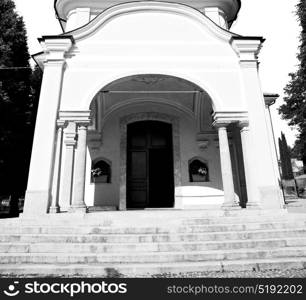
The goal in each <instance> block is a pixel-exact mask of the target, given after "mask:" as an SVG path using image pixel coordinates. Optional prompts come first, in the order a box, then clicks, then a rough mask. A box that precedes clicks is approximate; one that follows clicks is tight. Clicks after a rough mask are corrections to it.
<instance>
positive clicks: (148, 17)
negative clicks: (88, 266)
mask: <svg viewBox="0 0 306 300" xmlns="http://www.w3.org/2000/svg"><path fill="white" fill-rule="evenodd" d="M240 5H241V3H240V0H181V1H179V0H173V1H170V0H168V1H135V2H130V1H125V0H57V1H55V9H56V13H57V15H58V19H59V21H60V23H61V26H62V28H63V34H61V35H56V36H43V37H42V38H41V39H40V43H41V45H42V48H43V52H41V53H38V54H36V55H35V56H34V58H35V60H36V62H37V63H38V64H39V65H40V67H41V68H42V69H43V72H44V75H43V82H42V88H41V95H40V101H39V108H38V115H37V121H36V129H35V136H34V142H33V149H32V158H31V165H30V172H29V179H28V187H27V192H26V198H25V207H24V215H25V216H27V215H28V216H35V215H44V214H47V213H50V214H52V213H61V212H69V213H76V212H80V213H86V212H90V211H95V210H121V211H124V210H135V209H178V210H184V209H186V210H188V209H203V210H211V211H220V210H230V209H260V210H281V209H283V207H284V200H283V196H282V192H281V189H280V185H279V173H278V164H277V156H276V151H275V146H274V141H273V134H272V128H271V122H270V121H271V120H270V117H269V113H268V107H269V104H270V103H271V102H273V100H274V98H275V97H274V95H264V94H263V91H262V89H261V85H260V79H259V76H258V54H259V51H260V49H261V47H262V44H263V42H264V39H263V38H262V37H254V36H251V37H250V36H240V35H238V34H235V33H232V32H231V31H230V27H231V25H232V23H233V22H234V21H235V20H236V18H237V15H238V13H239V10H240Z"/></svg>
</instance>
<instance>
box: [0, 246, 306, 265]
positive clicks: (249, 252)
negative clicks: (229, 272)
mask: <svg viewBox="0 0 306 300" xmlns="http://www.w3.org/2000/svg"><path fill="white" fill-rule="evenodd" d="M286 257H291V258H293V257H306V247H282V248H273V249H240V250H238V249H235V250H214V251H192V252H191V251H190V252H145V253H141V254H140V253H130V252H129V253H116V254H115V253H103V254H101V253H99V254H92V253H50V252H48V253H22V254H21V253H0V264H24V263H27V264H87V263H121V264H125V263H170V262H172V263H174V262H200V261H217V260H219V261H225V260H237V261H238V260H252V259H273V258H286Z"/></svg>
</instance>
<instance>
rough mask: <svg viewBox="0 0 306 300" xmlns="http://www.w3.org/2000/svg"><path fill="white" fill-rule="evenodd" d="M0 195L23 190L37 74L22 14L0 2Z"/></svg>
mask: <svg viewBox="0 0 306 300" xmlns="http://www.w3.org/2000/svg"><path fill="white" fill-rule="evenodd" d="M0 16H1V18H0V147H1V151H0V182H1V185H0V194H1V195H4V194H9V195H13V197H14V195H18V197H19V196H20V195H22V194H23V193H24V191H25V189H26V183H27V176H28V166H29V161H30V154H31V147H32V137H33V129H34V123H35V120H34V119H35V114H36V109H37V102H38V101H37V91H38V90H39V88H38V85H39V84H38V82H39V80H40V79H39V78H40V75H39V74H38V70H35V71H34V72H32V69H31V68H30V64H29V58H30V56H29V52H28V47H27V36H26V30H25V25H24V22H23V19H22V17H20V16H18V14H17V13H16V12H15V5H14V3H13V1H12V0H1V1H0Z"/></svg>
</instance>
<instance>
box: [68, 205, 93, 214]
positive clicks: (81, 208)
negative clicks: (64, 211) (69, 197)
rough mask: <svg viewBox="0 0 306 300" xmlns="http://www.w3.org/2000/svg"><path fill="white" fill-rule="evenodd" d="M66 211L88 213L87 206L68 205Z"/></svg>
mask: <svg viewBox="0 0 306 300" xmlns="http://www.w3.org/2000/svg"><path fill="white" fill-rule="evenodd" d="M68 213H83V214H86V213H88V208H87V207H86V206H70V207H69V208H68Z"/></svg>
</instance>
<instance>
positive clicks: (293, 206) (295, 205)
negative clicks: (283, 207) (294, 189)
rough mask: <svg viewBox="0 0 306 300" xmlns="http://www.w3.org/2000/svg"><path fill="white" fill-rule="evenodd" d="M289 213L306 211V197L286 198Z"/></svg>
mask: <svg viewBox="0 0 306 300" xmlns="http://www.w3.org/2000/svg"><path fill="white" fill-rule="evenodd" d="M286 204H287V209H288V212H289V213H304V214H305V213H306V198H294V199H286Z"/></svg>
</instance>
